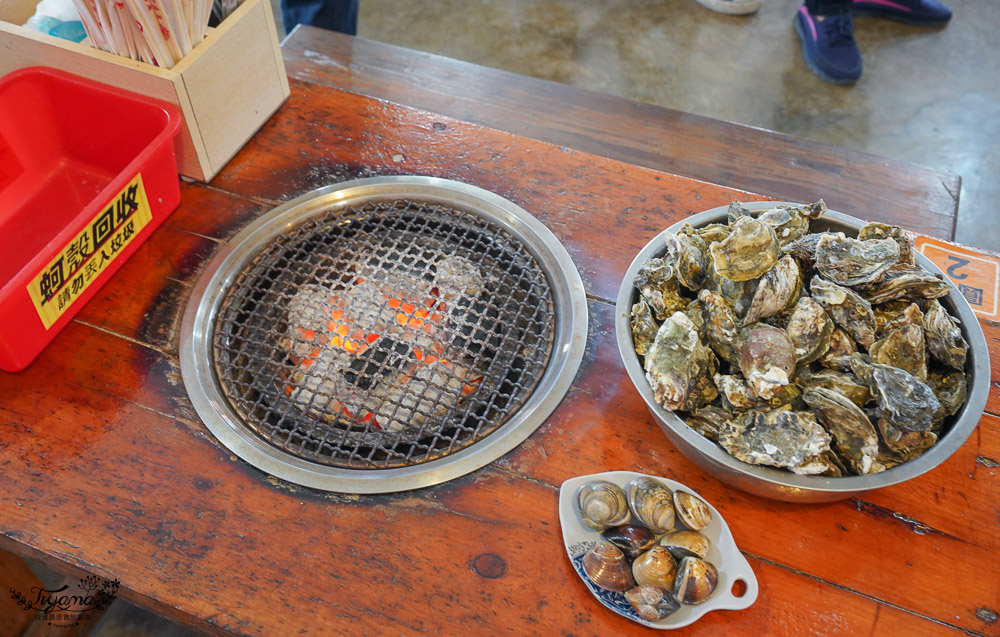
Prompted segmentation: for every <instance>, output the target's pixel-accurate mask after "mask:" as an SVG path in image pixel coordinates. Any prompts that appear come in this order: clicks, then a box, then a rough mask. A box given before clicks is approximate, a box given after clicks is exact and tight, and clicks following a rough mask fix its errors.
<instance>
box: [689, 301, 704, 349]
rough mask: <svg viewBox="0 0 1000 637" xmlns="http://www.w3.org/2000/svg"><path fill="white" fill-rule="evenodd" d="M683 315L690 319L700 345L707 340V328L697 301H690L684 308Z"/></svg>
mask: <svg viewBox="0 0 1000 637" xmlns="http://www.w3.org/2000/svg"><path fill="white" fill-rule="evenodd" d="M684 314H685V315H686V316H687V317H688V318H689V319H691V323H692V324H693V325H694V329H696V330H697V331H698V340H700V341H701V342H702V343H704V342H705V341H706V340H708V327H707V326H706V325H705V316H704V313H703V312H702V309H701V303H700V302H699V301H698V299H692V300H691V302H690V303H688V305H687V307H686V308H684Z"/></svg>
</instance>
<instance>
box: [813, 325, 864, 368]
mask: <svg viewBox="0 0 1000 637" xmlns="http://www.w3.org/2000/svg"><path fill="white" fill-rule="evenodd" d="M857 353H858V348H857V345H855V344H854V340H853V339H851V337H850V336H848V335H847V332H845V331H844V330H842V329H840V328H839V327H834V328H833V333H832V334H830V349H828V350H827V351H826V354H823V356H821V357H820V359H819V362H820V365H822V366H823V367H828V368H830V369H836V370H839V371H842V372H849V371H851V356H853V355H854V354H857Z"/></svg>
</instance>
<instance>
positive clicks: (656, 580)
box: [632, 546, 677, 591]
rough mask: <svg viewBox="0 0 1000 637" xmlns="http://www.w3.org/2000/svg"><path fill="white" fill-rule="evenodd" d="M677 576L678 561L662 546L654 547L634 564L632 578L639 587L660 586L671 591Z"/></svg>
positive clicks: (636, 559)
mask: <svg viewBox="0 0 1000 637" xmlns="http://www.w3.org/2000/svg"><path fill="white" fill-rule="evenodd" d="M676 576H677V560H675V559H674V556H673V555H671V554H670V551H668V550H667V549H665V548H663V547H662V546H654V547H653V548H651V549H649V550H648V551H646V552H645V553H643V554H642V555H640V556H639V557H637V558H635V561H633V562H632V577H633V578H634V579H635V583H636V584H638V585H639V586H644V585H645V586H659V587H660V588H662V589H665V590H668V591H669V590H671V589H672V588H673V587H674V579H675V578H676Z"/></svg>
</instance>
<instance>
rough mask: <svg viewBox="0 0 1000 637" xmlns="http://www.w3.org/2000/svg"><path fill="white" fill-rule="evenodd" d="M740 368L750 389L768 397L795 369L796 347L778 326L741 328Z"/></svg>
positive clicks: (758, 324)
mask: <svg viewBox="0 0 1000 637" xmlns="http://www.w3.org/2000/svg"><path fill="white" fill-rule="evenodd" d="M737 355H738V361H739V367H740V371H741V372H743V377H744V378H746V380H747V384H748V385H749V386H750V389H751V391H753V393H754V394H756V395H757V396H758V397H760V398H764V399H768V398H771V397H773V396H774V394H775V392H777V391H778V390H779V389H781V388H782V387H783V386H785V385H787V384H788V382H789V377H790V376H791V375H792V372H794V371H795V346H794V345H792V340H791V339H790V338H789V337H788V334H787V333H786V332H785V331H784V330H782V329H780V328H777V327H773V326H771V325H765V324H763V323H757V324H755V325H753V326H751V327H744V328H743V329H742V330H740V337H739V341H738V344H737Z"/></svg>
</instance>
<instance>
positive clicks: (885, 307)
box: [872, 301, 924, 338]
mask: <svg viewBox="0 0 1000 637" xmlns="http://www.w3.org/2000/svg"><path fill="white" fill-rule="evenodd" d="M872 312H874V314H875V336H876V338H885V337H886V336H888V335H889V334H890V333H892V332H894V331H896V330H898V329H899V328H901V327H905V326H906V325H909V324H910V323H916V324H917V325H922V324H923V320H924V313H923V312H921V311H920V307H919V306H918V305H917V304H916V303H909V302H907V301H889V302H887V303H882V304H881V305H875V306H872Z"/></svg>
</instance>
